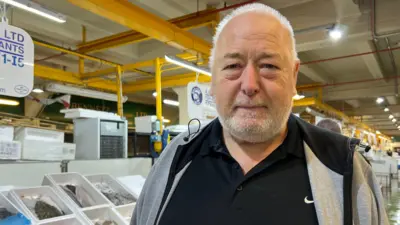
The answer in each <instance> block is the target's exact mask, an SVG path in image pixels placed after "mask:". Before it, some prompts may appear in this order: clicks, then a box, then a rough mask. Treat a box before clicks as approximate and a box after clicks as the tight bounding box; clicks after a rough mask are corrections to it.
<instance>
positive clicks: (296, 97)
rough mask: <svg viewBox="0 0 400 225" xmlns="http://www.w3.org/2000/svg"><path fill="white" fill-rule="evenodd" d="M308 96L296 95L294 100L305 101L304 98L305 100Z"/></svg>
mask: <svg viewBox="0 0 400 225" xmlns="http://www.w3.org/2000/svg"><path fill="white" fill-rule="evenodd" d="M305 97H306V96H304V95H301V94H300V95H299V94H296V95H295V96H293V100H300V99H303V98H305Z"/></svg>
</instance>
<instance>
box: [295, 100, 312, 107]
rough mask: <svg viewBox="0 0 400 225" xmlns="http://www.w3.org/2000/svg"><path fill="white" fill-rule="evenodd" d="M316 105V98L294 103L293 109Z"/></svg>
mask: <svg viewBox="0 0 400 225" xmlns="http://www.w3.org/2000/svg"><path fill="white" fill-rule="evenodd" d="M314 104H315V98H303V99H300V100H294V101H293V107H301V106H312V105H314Z"/></svg>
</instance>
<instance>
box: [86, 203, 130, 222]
mask: <svg viewBox="0 0 400 225" xmlns="http://www.w3.org/2000/svg"><path fill="white" fill-rule="evenodd" d="M83 213H84V214H85V215H86V216H87V217H88V218H89V219H90V221H91V222H92V224H95V223H96V220H101V221H105V220H106V221H113V222H114V223H116V224H117V225H128V224H129V223H128V222H126V221H125V220H124V218H122V216H121V215H119V214H118V213H117V212H116V211H115V210H114V209H112V208H110V207H102V208H97V209H88V210H86V209H85V210H83Z"/></svg>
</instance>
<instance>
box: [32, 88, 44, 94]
mask: <svg viewBox="0 0 400 225" xmlns="http://www.w3.org/2000/svg"><path fill="white" fill-rule="evenodd" d="M32 92H34V93H38V94H39V93H43V92H44V91H43V90H42V89H40V88H34V89H33V90H32Z"/></svg>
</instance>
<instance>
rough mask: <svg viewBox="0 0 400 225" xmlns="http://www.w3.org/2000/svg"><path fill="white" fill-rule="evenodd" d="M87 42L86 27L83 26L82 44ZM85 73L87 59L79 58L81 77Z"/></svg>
mask: <svg viewBox="0 0 400 225" xmlns="http://www.w3.org/2000/svg"><path fill="white" fill-rule="evenodd" d="M85 42H86V27H85V26H82V43H85ZM84 73H85V59H84V58H82V57H79V75H81V74H84Z"/></svg>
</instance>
